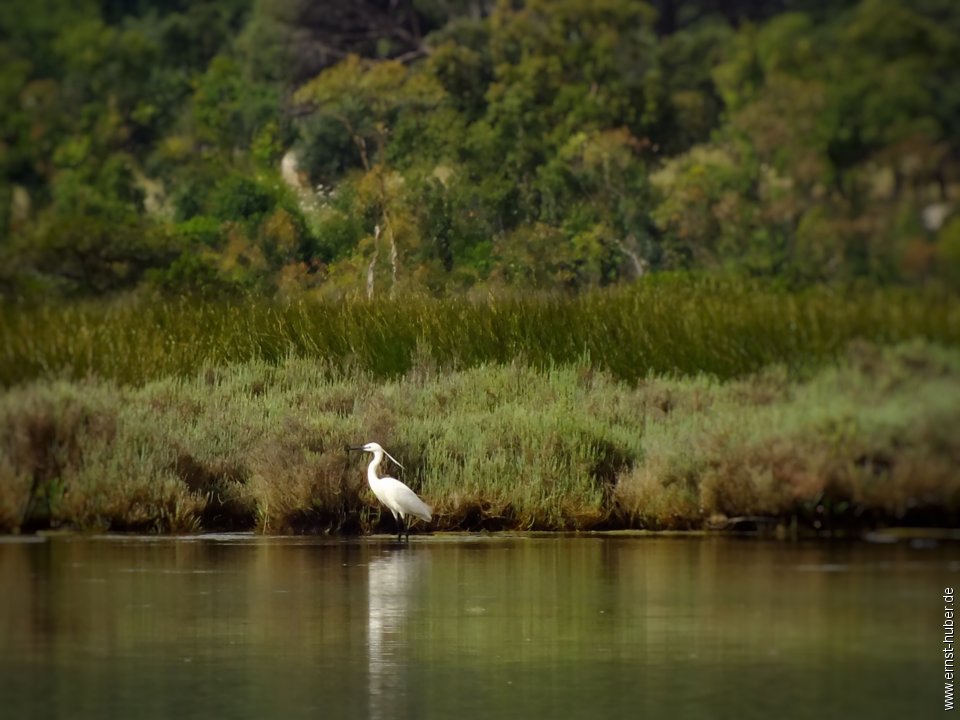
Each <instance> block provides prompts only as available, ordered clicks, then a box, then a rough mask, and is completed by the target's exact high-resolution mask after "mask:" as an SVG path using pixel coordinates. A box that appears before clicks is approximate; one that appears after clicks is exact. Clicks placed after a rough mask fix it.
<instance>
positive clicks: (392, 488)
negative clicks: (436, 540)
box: [350, 442, 432, 542]
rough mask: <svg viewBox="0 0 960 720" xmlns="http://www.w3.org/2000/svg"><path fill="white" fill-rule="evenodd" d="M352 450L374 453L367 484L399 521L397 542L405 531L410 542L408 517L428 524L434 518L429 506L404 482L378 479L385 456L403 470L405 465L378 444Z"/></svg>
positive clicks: (369, 444)
mask: <svg viewBox="0 0 960 720" xmlns="http://www.w3.org/2000/svg"><path fill="white" fill-rule="evenodd" d="M350 449H351V450H361V451H363V452H369V453H373V460H371V461H370V465H369V466H368V467H367V482H369V483H370V489H371V490H373V494H374V495H376V496H377V500H379V501H380V502H382V503H383V504H384V505H386V506H387V509H388V510H389V511H390V512H391V513H393V519H394V520H396V521H397V542H402V540H403V538H402V534H403V531H404V530H406V532H407V542H410V528H409V527H408V526H407V524H406V518H407V515H412V516H414V517H418V518H420V519H421V520H424V521H426V522H429V521H430V518H431V517H432V516H431V514H430V508H429V507H427V504H426V503H425V502H423V500H421V499H420V498H418V497H417V494H416V493H415V492H414V491H413V490H411V489H410V488H408V487H407V486H406V485H404V484H403V483H402V482H400V481H399V480H397V479H396V478H392V477H377V467H378V466H379V465H380V461H381V460H383V456H384V455H386V456H387V457H388V458H390V459H391V460H393V461H394V462H395V463H397V465H398V466H399V467H400V468H401V469H402V468H403V465H400V463H399V462H397V459H396V458H395V457H393V455H391V454H390V453H388V452H387V451H386V450H384V449H383V448H382V447H380V445H379V444H378V443H375V442H368V443H367V444H366V445H363V446H362V447H352V448H350Z"/></svg>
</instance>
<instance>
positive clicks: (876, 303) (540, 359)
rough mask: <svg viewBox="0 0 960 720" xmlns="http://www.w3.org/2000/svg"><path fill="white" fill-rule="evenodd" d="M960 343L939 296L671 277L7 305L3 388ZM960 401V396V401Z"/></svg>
mask: <svg viewBox="0 0 960 720" xmlns="http://www.w3.org/2000/svg"><path fill="white" fill-rule="evenodd" d="M910 339H924V340H927V341H932V342H937V343H941V344H945V345H954V346H956V345H960V304H958V303H957V302H956V296H955V295H952V294H949V293H945V292H943V291H939V290H935V289H933V288H930V289H926V290H915V289H914V290H909V289H903V288H886V289H883V288H859V289H857V288H844V289H837V288H829V287H820V286H818V287H812V288H809V289H806V290H804V291H802V292H801V291H787V290H783V289H781V288H777V287H775V286H771V285H770V284H769V283H767V282H759V281H754V282H749V283H747V282H742V281H734V280H730V279H726V280H721V279H718V278H712V277H700V278H695V277H690V276H688V275H678V276H673V275H658V276H651V277H648V278H644V279H643V280H641V281H639V282H637V283H634V284H632V285H630V286H625V287H622V288H612V289H605V290H598V291H592V292H583V293H580V294H578V295H575V296H568V295H563V294H553V295H532V294H529V293H524V294H516V295H510V296H503V295H500V296H491V297H485V298H461V297H451V298H440V299H437V298H429V297H414V298H404V300H403V302H394V301H391V300H389V299H387V298H375V299H373V300H366V299H355V300H347V301H333V300H329V299H310V298H301V299H300V300H297V301H289V302H286V301H279V300H269V299H259V300H255V299H251V298H247V299H243V300H240V299H235V300H206V301H202V300H197V299H195V298H188V299H169V300H158V299H156V298H154V297H151V296H145V297H142V298H138V299H132V298H129V297H127V298H123V299H121V300H117V301H114V302H111V303H104V302H102V301H85V302H82V303H71V304H65V303H62V302H61V303H45V304H42V305H33V304H32V305H29V306H27V307H19V306H16V305H6V306H5V305H2V304H0V387H3V386H12V385H16V384H18V383H23V382H25V381H29V380H44V379H51V378H59V379H84V378H88V377H99V378H104V379H111V380H114V381H117V382H119V383H121V384H134V385H137V384H142V383H144V382H146V381H148V380H151V379H160V378H164V377H168V376H178V377H191V376H193V375H196V374H197V373H200V372H203V371H205V370H207V369H211V368H222V367H225V366H228V365H230V364H233V363H236V362H244V361H247V360H251V359H259V360H265V361H267V362H270V363H278V362H281V361H283V360H285V359H286V358H288V357H303V358H314V359H319V360H321V361H322V362H324V363H325V364H328V365H331V366H336V367H339V368H341V369H342V370H343V371H344V372H348V373H355V372H359V373H361V374H363V375H369V376H372V377H374V378H377V379H386V378H396V377H399V376H401V375H403V374H404V373H406V372H408V371H409V370H410V369H411V368H413V367H415V366H421V365H424V364H427V365H430V366H431V367H434V368H436V369H438V370H456V369H461V370H462V369H465V368H470V367H477V366H479V365H484V364H490V363H509V362H512V361H515V360H516V361H520V362H522V363H524V364H525V365H529V366H530V367H531V368H536V369H541V370H545V369H549V368H551V367H557V366H563V365H570V364H578V365H584V366H588V367H592V368H595V369H598V370H602V371H605V372H609V373H610V374H611V375H613V376H614V377H615V378H617V379H618V380H623V381H626V382H630V383H636V382H637V381H640V380H643V379H645V378H648V377H650V376H653V375H673V376H683V375H698V374H710V375H713V376H714V377H717V378H720V379H728V378H735V377H743V376H745V375H748V374H750V373H753V372H757V371H759V370H762V369H763V368H765V367H766V366H768V365H771V364H781V365H784V366H786V367H788V368H790V369H791V371H793V372H794V373H803V372H806V371H808V370H810V369H811V368H814V367H817V366H819V365H822V364H824V363H826V362H829V361H832V360H834V359H836V358H837V357H839V356H840V355H842V353H843V352H844V351H845V349H846V347H847V345H848V344H849V343H850V342H851V341H854V340H868V341H872V342H876V343H883V344H893V343H898V342H902V341H905V340H910ZM958 402H960V398H958Z"/></svg>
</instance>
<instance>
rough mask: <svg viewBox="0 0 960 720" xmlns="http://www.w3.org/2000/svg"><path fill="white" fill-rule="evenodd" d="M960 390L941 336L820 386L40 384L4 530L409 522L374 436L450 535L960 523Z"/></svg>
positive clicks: (320, 377)
mask: <svg viewBox="0 0 960 720" xmlns="http://www.w3.org/2000/svg"><path fill="white" fill-rule="evenodd" d="M958 387H960V353H958V352H957V351H956V350H950V351H946V350H943V349H941V348H937V347H935V346H930V345H926V344H923V343H912V344H909V345H903V346H900V347H896V348H887V349H879V348H877V347H875V346H870V345H866V344H857V345H855V346H851V348H850V350H849V352H848V353H847V354H846V355H845V357H844V358H843V359H842V360H841V361H840V362H839V363H838V364H837V365H836V366H834V367H827V368H824V369H822V370H820V371H818V372H817V373H815V374H814V375H812V376H811V377H810V378H809V379H807V380H806V381H803V382H797V381H796V379H795V378H791V376H790V375H789V374H788V373H787V372H786V370H785V369H784V368H782V367H776V366H772V367H770V368H768V369H767V370H765V371H763V372H762V373H760V374H759V375H757V376H754V377H752V378H750V379H748V380H741V381H735V382H728V383H719V382H717V381H716V380H713V379H711V378H709V377H706V376H699V377H694V378H686V379H677V380H673V379H664V378H649V379H648V380H646V381H645V382H643V383H640V384H639V385H637V386H633V387H631V386H629V385H627V384H625V383H622V382H617V381H615V380H614V379H612V378H611V377H610V376H609V375H608V374H606V373H602V372H597V371H594V370H592V369H591V368H589V367H587V366H579V367H577V366H567V367H563V368H555V369H553V370H550V371H546V372H541V371H535V370H532V369H530V368H528V367H526V366H524V365H522V364H520V363H513V364H508V365H496V366H493V365H491V366H483V367H478V368H474V369H471V370H465V371H461V372H453V373H442V374H440V373H437V372H436V371H435V370H434V369H433V368H431V367H430V366H429V365H426V366H417V367H415V368H414V369H413V370H412V371H411V372H410V373H408V374H407V375H405V376H404V377H402V378H399V379H398V380H395V381H388V382H380V381H376V380H375V379H374V378H373V377H372V376H370V375H368V374H365V373H363V372H357V371H354V372H349V373H344V372H342V371H341V370H340V369H338V368H335V367H331V366H327V365H324V364H323V363H318V362H316V361H314V360H297V359H289V360H287V361H285V362H283V363H281V364H280V365H274V364H268V363H264V362H262V361H252V362H249V363H243V364H235V365H232V366H230V367H228V368H225V369H222V370H215V369H210V370H208V371H207V372H205V373H200V374H198V375H196V376H194V377H191V378H189V379H187V380H185V381H177V380H175V379H170V378H167V379H163V380H159V381H156V382H152V383H148V384H147V385H145V386H143V387H141V388H130V387H123V386H119V385H117V384H115V383H112V382H104V381H88V382H82V383H68V382H52V383H50V382H48V383H43V384H38V385H26V386H21V387H18V388H15V389H13V390H12V391H10V392H8V393H6V394H5V395H3V396H0V455H2V456H3V457H5V458H7V461H6V462H3V463H0V531H9V530H16V529H21V528H22V529H30V528H44V527H61V528H63V527H67V528H71V527H72V528H81V529H114V530H118V529H128V530H131V529H132V530H153V531H179V532H183V531H195V530H198V529H215V528H231V529H236V528H252V527H257V528H258V529H259V530H260V531H262V532H285V531H291V530H292V531H307V530H310V531H354V532H355V531H358V530H367V529H371V528H375V527H381V528H382V529H384V530H386V531H387V532H390V531H392V529H393V526H392V524H391V522H392V520H391V519H390V517H389V515H388V514H387V513H381V512H379V508H378V506H377V504H376V503H375V502H374V501H373V500H372V497H371V496H370V495H369V491H368V490H367V489H366V484H365V483H364V481H363V472H362V460H361V459H359V458H356V457H354V458H353V459H352V460H351V459H350V457H349V456H348V454H347V452H346V446H347V445H349V444H354V443H356V442H358V441H362V440H364V439H368V438H370V437H376V438H378V439H379V440H381V442H383V443H384V444H386V445H387V446H388V447H389V448H390V450H391V452H392V453H393V454H395V455H396V456H397V458H398V459H399V460H400V461H401V462H403V463H404V464H405V466H406V467H407V468H408V471H407V472H406V473H405V474H401V477H402V478H403V479H404V480H406V481H407V482H409V483H410V484H411V485H412V486H414V487H415V488H416V489H417V490H418V491H419V492H421V493H422V494H423V496H424V497H425V498H426V499H427V500H428V501H429V502H430V504H431V505H433V507H434V509H435V516H436V517H435V519H434V521H433V522H432V523H431V527H432V528H434V529H478V528H487V529H502V528H525V529H536V528H539V529H564V528H566V529H587V528H598V527H646V528H687V527H702V526H703V525H704V524H705V523H715V524H718V525H722V524H723V523H725V522H727V520H728V518H731V517H734V516H743V515H748V516H757V515H760V516H763V517H765V518H769V519H771V520H772V521H774V522H780V523H782V524H783V525H784V526H785V527H788V526H789V525H791V524H793V525H794V526H796V527H798V528H800V529H801V530H803V529H807V528H809V529H818V530H819V529H835V528H841V529H845V530H849V529H851V528H859V527H872V526H874V525H875V524H877V523H883V522H891V521H892V522H918V521H919V522H942V523H953V522H955V521H956V519H957V517H958V513H960V476H958V475H957V473H956V467H957V463H958V462H960V443H958V436H957V433H956V432H955V428H956V426H957V422H958V421H960V403H958V402H957V399H958V392H957V389H958ZM394 471H396V470H395V469H394Z"/></svg>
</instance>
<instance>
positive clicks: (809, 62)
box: [0, 0, 960, 296]
mask: <svg viewBox="0 0 960 720" xmlns="http://www.w3.org/2000/svg"><path fill="white" fill-rule="evenodd" d="M14 4H15V6H16V7H15V9H14V10H12V11H10V12H8V13H5V14H4V18H3V19H0V66H2V68H3V70H2V72H0V102H2V103H3V105H4V108H5V110H6V112H5V113H4V115H3V117H2V118H0V259H2V260H3V261H4V262H3V265H4V270H3V274H2V278H0V292H2V293H3V294H4V295H5V296H18V295H19V296H23V295H29V294H31V293H38V292H49V291H50V290H55V289H59V290H61V291H63V292H66V293H70V294H82V295H99V294H104V293H114V292H117V291H120V290H124V289H128V288H131V287H135V286H136V285H138V284H140V283H141V282H143V281H144V280H145V279H146V278H147V277H148V276H149V277H150V278H152V279H153V280H151V282H154V281H155V280H156V279H157V278H159V277H163V276H164V273H165V272H166V271H167V270H168V269H171V268H172V264H174V263H176V264H177V268H174V269H173V272H172V274H170V275H169V277H179V276H182V275H183V271H184V269H185V268H187V267H193V268H194V269H198V268H200V267H201V266H208V267H209V268H214V269H216V270H217V272H220V273H226V274H227V275H231V276H232V277H233V278H234V279H235V280H241V281H242V284H246V285H249V286H251V287H252V286H256V287H257V288H259V289H260V291H263V292H265V293H267V294H271V293H280V294H289V293H290V292H291V291H295V290H297V289H298V288H299V290H312V289H314V288H317V287H319V288H321V289H324V288H325V289H326V290H327V291H328V292H329V293H330V294H333V295H337V294H340V293H343V292H345V291H347V292H363V291H364V289H366V290H367V291H368V292H374V293H380V292H382V291H383V289H384V288H386V289H389V290H390V292H398V291H403V290H411V289H417V290H424V291H426V292H429V293H433V294H444V293H446V292H457V291H464V290H469V289H470V288H477V287H480V288H486V287H498V288H499V287H503V286H509V287H517V288H522V287H526V286H528V285H530V284H533V285H534V286H536V287H541V288H568V289H582V288H589V287H597V286H603V285H608V284H612V283H617V282H621V281H624V280H627V279H633V278H635V277H637V276H640V275H643V274H644V273H646V272H650V271H657V270H663V269H674V268H693V269H706V270H712V271H721V272H727V271H731V270H732V271H734V272H739V273H744V274H751V275H764V276H772V277H780V278H784V279H786V280H787V281H788V282H791V283H795V284H806V283H810V282H819V281H841V282H850V281H854V280H856V279H858V278H870V279H872V280H877V281H881V282H900V283H912V284H922V283H930V282H935V283H946V284H950V285H955V284H956V282H957V281H956V278H957V275H956V273H955V272H953V270H951V269H950V267H951V266H950V262H951V261H950V259H949V258H951V257H953V255H954V254H955V253H954V252H953V249H951V246H950V243H951V242H952V241H951V240H950V238H951V237H952V235H951V234H950V233H945V232H942V231H941V229H942V228H943V227H944V223H945V222H947V221H948V220H949V217H950V215H951V213H954V214H955V213H956V209H957V182H958V180H957V178H958V176H960V121H958V120H957V118H960V82H958V79H957V74H956V72H955V68H956V67H957V66H958V65H960V50H958V48H960V37H958V35H960V12H958V10H957V7H958V6H957V5H956V4H955V3H948V2H942V0H922V1H921V2H915V3H906V2H904V0H861V1H860V2H845V3H840V4H835V3H831V4H829V7H827V6H826V4H822V3H805V4H801V5H797V6H795V7H794V9H793V10H790V11H788V12H779V13H771V12H767V11H763V12H757V7H759V5H758V4H756V3H747V2H732V3H726V4H724V8H723V12H724V14H723V15H716V14H713V15H711V14H710V13H709V11H710V10H711V9H712V8H713V7H714V5H712V4H708V3H700V2H695V1H694V2H689V3H684V4H683V7H681V8H678V7H674V6H673V5H672V4H669V3H666V4H665V3H659V4H658V8H659V9H660V15H659V17H658V16H657V14H656V13H655V12H654V11H653V10H652V9H651V7H650V6H648V5H646V4H644V3H643V2H638V1H637V0H603V1H602V2H595V1H594V2H587V1H586V0H562V1H560V2H545V1H543V0H527V1H526V2H523V3H517V2H509V1H507V0H503V1H502V2H498V3H491V4H489V6H488V5H487V4H479V5H478V4H476V3H442V4H438V3H413V4H411V5H409V6H404V9H403V11H402V12H398V13H395V14H393V15H390V14H389V13H388V14H384V13H383V12H382V11H381V9H380V7H379V6H378V5H376V4H375V3H357V4H355V7H354V9H353V11H352V12H353V14H350V13H341V12H339V11H337V12H333V11H331V13H330V14H329V17H325V18H324V21H323V22H318V19H317V17H315V16H314V15H315V13H312V12H311V11H310V8H309V6H308V5H303V4H302V3H301V4H298V3H295V2H290V1H289V0H231V1H230V2H208V1H204V2H197V3H189V4H187V5H184V4H182V3H163V4H160V5H156V6H151V8H152V9H151V10H150V11H149V12H148V11H147V9H146V6H145V5H144V4H143V3H135V4H129V5H121V4H115V3H114V4H106V5H104V4H101V3H94V2H80V3H75V2H66V0H48V1H47V2H44V3H39V4H38V3H32V4H31V3H27V2H24V0H15V3H14ZM481 7H483V8H487V9H489V13H480V14H477V12H476V11H477V10H478V8H481ZM693 18H698V19H696V20H693ZM733 18H743V19H746V21H745V22H742V23H737V24H736V25H734V24H732V22H731V19H733ZM358 22H359V23H360V25H361V26H363V24H364V23H366V25H365V26H363V30H364V32H362V33H359V34H358V33H357V32H355V30H356V23H358ZM281 177H282V178H283V180H281V179H280V178H281ZM281 186H285V187H284V189H282V190H281V189H280V188H281ZM931 208H933V212H935V214H937V215H936V217H938V218H939V219H938V220H937V221H936V222H934V223H933V224H930V223H928V222H927V221H926V219H925V218H927V217H928V215H929V213H930V212H931ZM280 209H282V211H283V212H282V213H280V212H279V211H280ZM195 217H207V218H215V219H217V220H219V221H220V223H221V226H220V228H219V229H218V230H217V231H216V232H215V233H214V232H213V230H212V229H211V230H209V232H207V238H208V240H207V241H204V242H201V243H199V244H196V243H193V242H192V241H191V240H190V239H189V238H187V237H185V236H184V234H183V233H184V228H182V227H181V224H182V223H183V222H185V221H190V220H191V219H192V218H195ZM190 232H192V231H189V230H188V231H187V233H188V234H189V233H190ZM213 235H216V236H217V237H216V238H215V239H214V238H213ZM164 243H166V244H167V246H164ZM944 243H945V244H944ZM161 246H164V247H162V248H161ZM184 253H200V254H202V255H203V258H202V259H201V260H189V261H188V260H185V259H181V256H182V255H183V254H184ZM78 256H80V257H82V258H85V259H84V260H82V261H81V260H78V259H77V258H78ZM98 257H99V258H100V259H99V260H98V259H97V258H98ZM238 257H244V258H246V260H244V261H243V262H242V263H240V264H239V265H238V263H237V258H238ZM117 263H119V265H118V266H117V267H116V268H114V269H111V267H112V266H113V265H114V264H117ZM244 263H247V265H244ZM104 264H106V265H107V266H109V267H104ZM245 267H247V268H249V270H244V268H245ZM295 268H306V270H305V271H301V270H296V269H295ZM147 271H151V272H149V273H148V272H147ZM240 275H245V277H242V278H241V277H239V276H240ZM187 285H190V283H187Z"/></svg>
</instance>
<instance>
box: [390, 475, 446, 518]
mask: <svg viewBox="0 0 960 720" xmlns="http://www.w3.org/2000/svg"><path fill="white" fill-rule="evenodd" d="M381 482H383V483H384V490H385V491H386V493H385V494H387V495H388V497H389V498H390V503H387V504H388V505H390V504H392V505H393V506H394V507H395V508H396V510H397V512H402V513H404V514H405V515H413V516H415V517H418V518H420V519H421V520H425V521H427V522H429V521H430V518H431V517H433V515H432V513H431V512H430V508H429V507H428V506H427V504H426V503H425V502H424V501H423V500H421V499H420V498H418V497H417V494H416V493H415V492H414V491H413V490H411V489H410V488H408V487H407V486H406V485H404V484H403V483H402V482H400V481H399V480H397V479H396V478H391V477H385V478H381ZM388 483H389V484H388Z"/></svg>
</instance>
